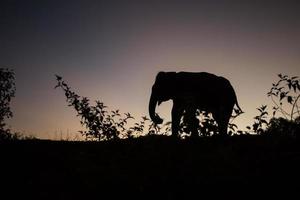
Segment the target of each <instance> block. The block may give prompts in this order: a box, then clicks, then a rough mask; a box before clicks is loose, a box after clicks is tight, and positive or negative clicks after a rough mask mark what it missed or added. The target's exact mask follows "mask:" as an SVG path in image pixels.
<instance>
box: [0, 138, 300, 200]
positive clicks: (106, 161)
mask: <svg viewBox="0 0 300 200" xmlns="http://www.w3.org/2000/svg"><path fill="white" fill-rule="evenodd" d="M0 156H1V166H0V170H1V171H0V172H1V179H0V182H1V196H4V194H5V195H6V196H7V195H8V196H7V197H9V198H7V199H12V198H13V197H21V198H24V199H25V198H26V199H33V198H34V199H79V198H80V199H92V198H93V199H102V198H101V197H104V196H106V197H107V196H109V197H117V196H118V197H122V199H128V198H130V197H140V199H158V198H161V199H192V198H193V199H194V197H203V196H204V194H205V196H206V195H210V197H212V196H214V195H221V196H223V197H225V196H226V194H228V195H233V194H234V195H238V194H239V195H242V196H241V197H245V196H249V195H254V194H255V195H257V194H259V192H262V191H265V192H266V191H267V192H266V193H270V194H276V193H277V192H279V191H285V192H286V191H287V194H289V193H291V192H292V191H293V192H298V190H299V188H300V184H299V183H300V179H299V178H300V173H299V169H300V168H299V167H300V140H299V139H293V138H287V137H266V136H234V137H229V138H223V139H222V138H198V139H194V140H191V139H186V140H177V139H173V138H171V137H166V136H148V137H144V138H138V139H131V140H120V141H112V142H70V141H44V140H25V141H10V142H9V141H8V142H1V143H0ZM283 188H285V190H283ZM286 188H288V189H286ZM237 191H239V192H241V191H243V193H242V192H241V193H238V192H237ZM299 192H300V190H299ZM94 197H99V198H94ZM298 197H299V196H298ZM1 199H3V198H1ZM19 199H20V198H19ZM103 199H107V198H103ZM195 199H199V198H195ZM205 199H207V198H205ZM226 199H227V198H226ZM296 199H297V198H296Z"/></svg>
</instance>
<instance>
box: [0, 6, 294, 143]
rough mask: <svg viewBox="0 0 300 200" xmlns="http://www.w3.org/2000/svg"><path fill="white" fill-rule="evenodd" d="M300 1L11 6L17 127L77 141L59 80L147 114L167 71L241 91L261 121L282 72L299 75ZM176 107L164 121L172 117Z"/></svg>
mask: <svg viewBox="0 0 300 200" xmlns="http://www.w3.org/2000/svg"><path fill="white" fill-rule="evenodd" d="M299 10H300V3H299V1H276V0H274V1H228V0H227V1H222V0H219V1H217V0H209V1H201V0H197V1H191V0H181V1H180V0H173V1H171V0H166V1H164V0H158V1H156V0H152V1H150V0H149V1H145V0H139V1H131V0H122V1H115V0H107V1H101V0H100V1H89V0H82V1H77V0H69V1H67V0H60V1H59V0H51V1H50V0H43V1H38V0H36V1H32V0H26V1H25V0H2V1H1V2H0V25H1V26H0V27H1V31H0V67H1V68H10V69H13V70H14V71H15V74H16V75H15V77H16V87H17V90H16V96H15V98H14V99H13V101H12V104H11V109H12V111H13V113H14V117H13V118H12V119H11V120H8V125H9V126H10V127H11V128H12V129H13V130H16V131H19V132H21V133H23V134H25V135H34V136H36V137H39V138H48V139H59V138H60V137H62V135H64V137H69V138H71V139H72V138H74V137H75V136H74V135H76V133H77V131H78V130H82V129H83V128H82V127H81V125H80V118H79V117H77V116H76V112H75V111H74V110H73V108H71V107H68V106H67V102H66V99H65V96H64V93H63V91H62V90H59V89H54V86H55V85H56V80H55V76H54V75H55V74H58V75H60V76H62V77H63V78H64V80H65V81H66V82H67V83H68V84H69V85H70V86H71V87H72V89H74V91H75V92H76V93H78V94H79V95H81V96H86V97H88V98H90V99H91V101H95V100H101V101H103V102H104V103H105V105H107V106H108V107H109V109H112V110H113V109H120V110H121V112H124V113H125V112H130V113H131V114H132V115H134V116H135V117H136V118H139V117H140V116H145V115H146V116H148V101H149V97H150V93H151V87H152V84H153V83H154V80H155V76H156V74H157V73H158V72H159V71H192V72H201V71H206V72H210V73H214V74H216V75H220V76H224V77H226V78H227V79H229V80H230V82H231V84H232V85H233V87H234V89H235V91H236V94H237V97H238V102H239V105H240V107H242V109H243V111H244V112H245V113H244V114H243V115H241V116H240V117H239V118H238V119H236V120H235V121H234V123H236V124H237V125H238V126H239V128H241V129H243V128H244V127H245V126H247V125H250V124H252V123H253V117H254V116H255V115H256V114H258V112H257V110H256V108H257V107H259V106H260V105H262V104H268V105H272V104H270V103H271V101H270V99H269V98H268V97H267V95H266V93H267V92H268V91H269V89H270V87H271V85H272V83H273V82H275V81H277V74H278V73H283V74H287V75H300V37H299V35H300V12H299ZM171 106H172V102H167V103H164V104H162V105H161V106H160V107H159V108H158V110H157V111H158V113H160V115H161V117H163V118H165V119H166V120H168V119H170V109H171Z"/></svg>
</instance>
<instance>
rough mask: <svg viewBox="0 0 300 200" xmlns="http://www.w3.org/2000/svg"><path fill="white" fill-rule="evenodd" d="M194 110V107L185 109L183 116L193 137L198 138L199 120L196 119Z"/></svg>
mask: <svg viewBox="0 0 300 200" xmlns="http://www.w3.org/2000/svg"><path fill="white" fill-rule="evenodd" d="M196 110H197V109H196V108H195V107H187V109H186V114H185V122H186V123H187V126H188V129H189V131H190V132H191V134H192V136H193V137H196V136H198V126H199V120H198V119H197V117H196Z"/></svg>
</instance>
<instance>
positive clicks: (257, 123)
mask: <svg viewBox="0 0 300 200" xmlns="http://www.w3.org/2000/svg"><path fill="white" fill-rule="evenodd" d="M266 108H267V105H262V106H260V107H259V108H257V110H258V111H259V115H257V116H255V117H254V123H253V125H252V130H253V131H254V132H255V133H257V134H262V133H263V132H264V129H265V128H266V127H267V126H268V124H269V123H268V121H267V118H268V112H267V111H266ZM248 129H249V127H248Z"/></svg>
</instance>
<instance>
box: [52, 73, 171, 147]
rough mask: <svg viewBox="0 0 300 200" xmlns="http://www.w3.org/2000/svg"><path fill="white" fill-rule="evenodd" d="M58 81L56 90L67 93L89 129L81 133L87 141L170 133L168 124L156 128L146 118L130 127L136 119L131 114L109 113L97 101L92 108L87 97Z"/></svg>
mask: <svg viewBox="0 0 300 200" xmlns="http://www.w3.org/2000/svg"><path fill="white" fill-rule="evenodd" d="M56 80H57V85H56V86H55V88H58V87H59V88H61V89H62V90H63V91H64V92H65V96H66V98H67V102H68V103H69V104H68V106H72V107H73V108H74V109H75V110H76V112H77V116H80V118H81V120H80V123H81V124H82V125H83V126H85V127H86V128H87V130H86V131H80V133H81V134H82V135H83V136H85V138H86V139H87V140H99V141H102V140H113V139H125V138H132V137H138V136H141V135H145V134H165V133H167V132H168V129H169V125H168V124H166V125H164V126H163V127H159V126H155V125H154V124H153V123H150V120H149V119H148V118H147V117H146V116H144V117H142V119H141V120H140V121H139V122H136V123H134V124H133V125H132V126H130V125H129V124H128V122H129V120H133V119H134V117H133V116H132V115H131V114H130V113H124V114H121V113H120V110H113V111H109V110H107V106H105V105H104V103H103V102H101V101H96V105H95V106H92V105H90V100H89V99H88V98H87V97H81V96H79V95H78V94H76V93H75V92H74V91H72V90H71V88H70V87H69V86H68V85H67V83H66V82H65V81H64V80H63V79H62V77H60V76H58V75H56ZM147 127H148V128H147ZM163 128H165V131H163Z"/></svg>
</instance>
